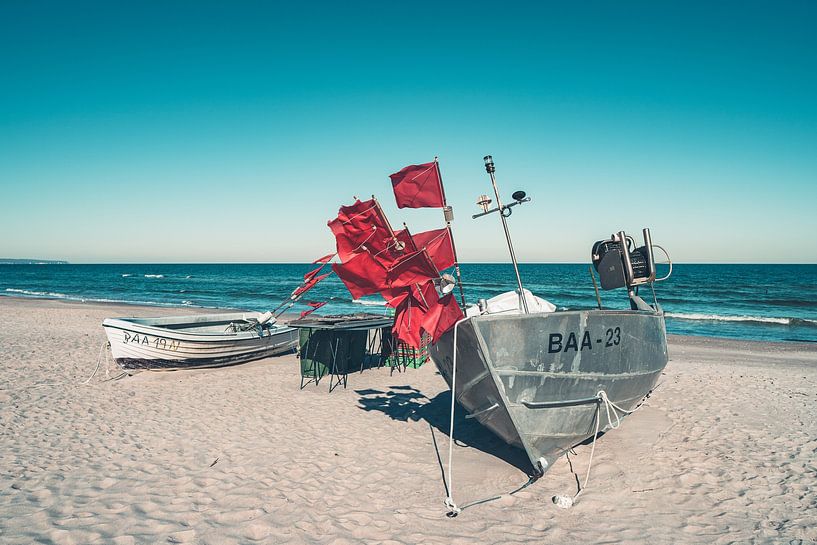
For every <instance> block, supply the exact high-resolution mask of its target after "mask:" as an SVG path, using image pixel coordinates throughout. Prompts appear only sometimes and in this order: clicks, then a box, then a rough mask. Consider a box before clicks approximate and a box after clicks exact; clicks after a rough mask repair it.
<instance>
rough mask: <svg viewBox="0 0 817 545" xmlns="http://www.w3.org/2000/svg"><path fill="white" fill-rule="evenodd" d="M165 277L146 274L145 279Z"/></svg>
mask: <svg viewBox="0 0 817 545" xmlns="http://www.w3.org/2000/svg"><path fill="white" fill-rule="evenodd" d="M164 277H165V275H163V274H146V275H145V278H164Z"/></svg>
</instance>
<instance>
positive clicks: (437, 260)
mask: <svg viewBox="0 0 817 545" xmlns="http://www.w3.org/2000/svg"><path fill="white" fill-rule="evenodd" d="M412 237H413V238H414V243H415V244H416V245H417V248H425V249H426V251H427V252H428V255H429V257H431V261H433V262H434V265H435V266H436V267H437V269H439V270H443V269H447V268H448V267H450V266H452V265H453V264H454V261H455V260H454V246H453V245H452V244H451V232H450V231H449V230H448V229H446V228H442V229H434V230H432V231H423V232H422V233H417V234H414V235H412Z"/></svg>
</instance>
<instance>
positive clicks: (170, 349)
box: [102, 313, 298, 370]
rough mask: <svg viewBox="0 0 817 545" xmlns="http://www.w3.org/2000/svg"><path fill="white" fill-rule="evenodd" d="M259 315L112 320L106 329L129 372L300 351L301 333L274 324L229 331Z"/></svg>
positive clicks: (114, 351) (113, 349) (219, 363)
mask: <svg viewBox="0 0 817 545" xmlns="http://www.w3.org/2000/svg"><path fill="white" fill-rule="evenodd" d="M254 315H255V313H232V314H220V315H202V316H183V317H169V318H158V319H149V318H148V319H128V318H122V319H116V318H109V319H106V320H105V321H104V322H103V323H102V325H103V327H104V329H105V333H106V334H107V336H108V341H109V342H110V345H111V353H112V354H113V358H114V360H115V361H116V363H117V364H118V365H119V366H120V367H122V368H123V369H125V370H141V369H148V370H172V369H193V368H204V367H220V366H225V365H235V364H239V363H245V362H248V361H253V360H257V359H261V358H266V357H269V356H275V355H278V354H283V353H286V352H288V351H291V350H293V349H295V348H296V346H297V343H298V331H297V330H296V329H294V328H291V327H285V326H279V325H274V326H272V327H271V328H269V329H266V330H258V329H253V330H250V331H238V332H228V331H225V328H226V326H227V325H229V324H230V323H231V322H232V321H236V322H242V321H244V319H245V318H247V317H248V316H249V317H253V316H254ZM219 330H221V331H219Z"/></svg>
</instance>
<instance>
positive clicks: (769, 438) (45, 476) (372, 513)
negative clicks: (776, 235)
mask: <svg viewBox="0 0 817 545" xmlns="http://www.w3.org/2000/svg"><path fill="white" fill-rule="evenodd" d="M190 312H192V311H190V310H177V309H173V310H172V311H171V310H169V309H167V308H164V309H163V308H140V307H134V306H113V305H91V304H82V303H65V302H60V301H49V300H30V299H29V300H27V299H15V298H8V297H2V298H0V433H1V434H2V442H1V443H0V444H1V445H2V446H0V543H3V544H4V545H13V544H29V543H54V544H95V543H99V544H109V543H110V544H123V545H124V544H153V543H200V544H208V545H210V544H212V545H216V544H218V545H226V544H234V543H254V542H259V543H320V544H344V543H349V544H351V543H372V544H375V543H377V544H380V543H386V544H392V543H406V544H409V543H453V544H471V543H559V544H563V543H791V544H798V543H803V544H805V543H817V410H815V407H817V346H811V345H808V344H797V343H786V344H778V343H756V342H740V341H728V340H716V339H707V338H699V337H673V338H671V341H670V363H669V365H668V366H667V369H666V372H665V374H664V376H663V378H662V381H661V385H660V386H659V388H658V389H657V390H656V392H655V393H654V395H653V396H652V397H651V398H650V400H649V402H648V405H647V406H646V407H644V408H643V409H642V410H640V411H638V412H636V413H635V414H633V415H632V416H631V417H629V418H628V419H627V420H626V421H625V422H624V424H623V426H622V427H621V429H619V430H613V431H610V432H608V433H606V434H605V435H604V436H602V437H601V438H600V439H599V441H598V443H597V447H596V452H595V460H594V464H593V470H592V475H591V479H590V484H589V486H588V488H587V489H586V490H585V492H584V493H583V495H582V496H581V497H580V499H579V501H578V503H577V504H576V505H575V506H574V507H573V508H571V509H567V510H562V509H559V508H557V507H556V506H554V505H553V503H552V501H551V498H552V496H553V495H554V494H573V493H575V492H576V482H577V481H576V479H577V477H576V474H578V476H579V477H580V478H582V479H583V478H584V474H585V470H586V467H587V461H588V457H589V454H590V446H589V445H585V446H579V447H577V448H576V455H575V456H572V457H571V461H572V470H573V471H575V473H576V474H574V473H573V472H572V471H571V464H569V463H568V462H567V460H565V459H562V460H560V461H559V462H558V463H556V464H555V465H554V466H553V467H552V468H551V470H550V471H549V472H548V473H547V474H546V475H545V476H544V477H543V478H542V479H540V480H539V481H537V482H536V483H534V484H533V485H532V486H530V487H528V488H526V489H525V490H523V491H521V492H519V493H517V494H516V495H514V496H510V497H508V496H506V497H503V498H501V499H500V500H497V501H494V502H491V503H486V504H482V505H477V506H474V507H471V508H469V509H466V510H465V511H463V512H462V513H461V514H460V515H459V516H458V517H456V518H448V517H446V509H445V507H444V505H443V500H444V498H445V488H444V484H443V478H442V475H443V473H442V468H441V464H440V461H439V458H438V451H439V455H440V456H441V458H442V460H443V461H445V458H446V454H447V450H448V441H449V438H448V431H447V430H448V406H449V403H450V396H449V392H448V389H447V387H446V386H445V383H444V381H443V380H442V378H441V377H440V376H439V375H438V374H437V373H436V370H435V368H434V366H433V365H432V364H428V365H426V366H424V367H422V368H420V369H418V370H413V369H409V370H407V371H406V372H405V373H397V372H395V373H393V374H390V371H389V369H388V368H383V369H373V370H368V371H365V372H364V373H362V374H353V375H350V377H349V383H348V388H347V389H345V390H344V389H342V388H341V389H337V390H335V391H334V392H332V393H329V392H328V391H327V390H328V381H325V382H321V384H320V385H319V386H317V387H316V386H314V385H309V386H307V387H306V388H305V389H304V390H299V375H298V366H297V360H296V358H295V356H294V355H287V356H282V357H277V358H270V359H266V360H261V361H257V362H253V363H250V364H245V365H239V366H235V367H228V368H221V369H211V370H199V371H185V372H163V373H149V372H148V373H141V374H138V375H135V376H132V377H125V378H122V379H120V380H108V379H109V378H113V377H115V376H117V375H118V374H119V371H118V370H117V369H115V368H110V373H108V374H106V369H105V366H104V365H103V366H102V367H101V368H100V369H99V371H98V372H97V373H96V375H95V376H94V377H93V378H92V379H91V380H90V381H89V382H88V383H87V384H83V382H84V381H85V380H86V379H87V378H88V377H89V376H90V375H91V373H92V372H93V371H94V367H95V363H96V361H97V356H98V354H99V352H100V347H101V346H102V345H103V343H104V341H105V335H104V332H103V330H102V327H101V322H102V319H103V318H105V317H112V316H132V315H139V316H153V315H162V314H164V315H167V314H170V313H175V314H180V313H190ZM455 437H456V439H457V441H456V445H455V448H454V452H455V467H454V498H455V499H456V501H457V502H458V503H460V504H465V503H467V502H469V501H472V500H477V499H480V498H484V497H490V496H493V495H496V494H501V493H505V492H508V491H510V490H513V489H514V488H516V487H517V486H519V485H521V484H523V483H524V482H525V481H526V480H527V477H526V475H525V473H524V472H523V471H521V470H520V469H519V468H518V467H517V466H518V465H519V459H520V453H519V452H518V451H515V450H514V449H512V448H510V447H507V446H505V445H504V444H502V443H501V442H500V441H499V440H498V439H496V438H494V437H493V436H492V435H491V434H490V433H489V432H488V431H486V430H484V429H482V428H481V427H480V426H479V425H478V424H476V423H473V422H472V421H470V420H465V419H464V418H463V415H462V414H459V415H458V417H457V431H456V433H455Z"/></svg>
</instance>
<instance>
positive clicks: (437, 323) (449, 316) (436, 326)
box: [423, 293, 463, 342]
mask: <svg viewBox="0 0 817 545" xmlns="http://www.w3.org/2000/svg"><path fill="white" fill-rule="evenodd" d="M429 305H430V308H429V309H428V312H427V313H426V315H425V318H424V319H423V329H424V330H425V332H426V333H428V334H429V335H430V336H431V342H437V341H438V340H439V339H440V337H441V336H442V334H443V333H445V332H446V331H448V330H449V329H451V328H452V327H454V324H456V323H457V320H460V319H461V318H462V317H463V314H462V310H461V309H460V306H459V305H458V304H457V301H456V299H454V296H453V295H452V294H450V293H449V294H448V295H444V296H443V297H441V298H440V299H439V300H436V301H435V302H434V303H429Z"/></svg>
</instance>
